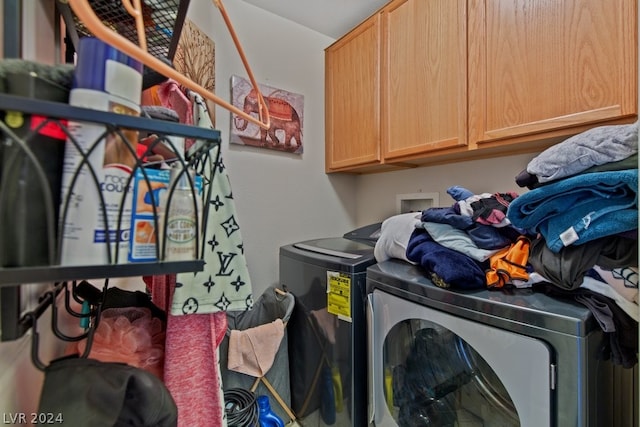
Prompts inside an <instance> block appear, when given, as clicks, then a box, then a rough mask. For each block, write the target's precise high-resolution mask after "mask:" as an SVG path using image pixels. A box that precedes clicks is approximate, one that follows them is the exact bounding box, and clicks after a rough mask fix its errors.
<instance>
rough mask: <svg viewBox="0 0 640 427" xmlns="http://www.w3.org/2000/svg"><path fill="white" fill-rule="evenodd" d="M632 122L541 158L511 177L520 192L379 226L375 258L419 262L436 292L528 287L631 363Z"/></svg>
mask: <svg viewBox="0 0 640 427" xmlns="http://www.w3.org/2000/svg"><path fill="white" fill-rule="evenodd" d="M637 153H638V123H634V124H631V125H615V126H601V127H596V128H593V129H590V130H588V131H586V132H583V133H581V134H578V135H575V136H573V137H571V138H569V139H567V140H565V141H563V142H561V143H559V144H557V145H555V146H553V147H550V148H549V149H547V150H545V151H543V152H542V153H540V154H539V155H538V156H537V157H535V158H534V159H532V160H531V161H530V162H529V164H528V165H527V167H526V169H525V170H523V171H522V172H521V173H520V174H518V176H517V177H516V179H515V181H516V183H517V184H518V185H519V186H520V187H522V188H525V187H526V188H528V190H529V191H525V192H524V193H523V194H521V195H520V194H518V193H516V192H504V193H483V194H474V193H472V192H471V191H469V190H467V189H466V188H463V187H460V186H453V187H450V188H449V189H447V193H448V194H449V195H450V196H451V197H452V198H453V199H454V203H453V204H452V205H451V206H449V207H437V208H430V209H427V210H425V211H423V212H421V213H418V214H416V213H409V214H402V215H397V216H395V217H391V218H388V219H387V220H386V221H384V222H383V224H382V228H381V236H380V239H379V240H378V242H377V244H376V250H375V256H376V260H377V261H378V262H380V261H383V260H385V259H388V258H400V259H404V260H405V261H408V262H410V263H413V264H416V265H419V266H421V267H422V269H423V270H424V271H425V272H426V274H427V275H428V277H429V278H430V279H431V280H432V282H433V283H434V284H435V285H436V286H440V287H444V288H450V289H456V290H472V289H486V288H490V289H503V288H507V287H508V288H513V287H515V288H525V287H526V288H533V289H534V290H536V291H541V292H545V293H547V294H549V295H552V296H554V297H558V298H566V299H572V300H575V301H577V302H579V303H581V304H583V305H585V306H586V307H588V308H589V309H590V310H591V312H592V313H593V315H594V317H595V318H596V320H597V321H598V322H599V323H600V326H601V327H602V329H603V331H604V332H605V333H606V334H608V336H609V337H610V340H609V341H610V342H609V346H608V348H607V349H605V350H604V351H605V352H606V353H607V356H609V357H610V358H611V360H612V361H613V362H614V363H616V364H619V365H622V366H624V367H633V366H634V365H635V364H636V362H637V352H638V340H637V336H638V317H639V315H638V311H639V310H638V241H637V238H638V196H637V192H638V168H637V162H638V159H637Z"/></svg>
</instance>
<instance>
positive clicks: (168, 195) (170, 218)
mask: <svg viewBox="0 0 640 427" xmlns="http://www.w3.org/2000/svg"><path fill="white" fill-rule="evenodd" d="M192 188H193V190H192ZM194 202H195V204H194ZM160 205H161V209H160V215H159V219H160V221H159V222H158V224H159V227H160V230H159V237H160V245H161V248H160V254H161V255H160V257H159V258H162V255H163V254H164V260H165V261H191V260H194V259H196V257H197V254H198V248H197V247H196V234H197V233H198V228H199V226H198V227H196V222H197V223H198V224H200V223H201V222H202V200H201V199H200V196H199V195H198V194H197V189H196V175H195V171H194V170H193V169H191V168H188V169H183V168H182V167H181V165H180V164H178V163H176V164H175V165H174V167H173V168H172V169H171V180H170V182H169V187H168V188H167V191H164V192H163V193H162V195H161V197H160ZM196 218H197V220H196ZM165 235H166V236H165ZM163 246H164V247H163Z"/></svg>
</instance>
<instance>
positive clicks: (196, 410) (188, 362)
mask: <svg viewBox="0 0 640 427" xmlns="http://www.w3.org/2000/svg"><path fill="white" fill-rule="evenodd" d="M144 281H145V283H146V284H147V287H148V289H149V290H150V291H151V295H152V300H153V302H154V304H156V305H157V306H158V307H160V308H162V309H163V310H165V311H166V312H167V332H166V340H165V348H164V357H165V359H164V383H165V385H166V386H167V388H168V389H169V391H170V392H171V396H172V397H173V400H174V401H175V402H176V406H177V407H178V427H200V426H202V427H226V425H227V424H226V418H224V393H223V391H222V381H221V379H220V378H221V377H220V364H219V359H218V346H219V345H220V343H221V342H222V339H223V338H224V336H225V332H226V331H227V315H226V313H225V312H223V311H221V312H217V313H211V314H188V315H184V316H173V315H171V314H170V311H169V307H170V306H171V300H172V298H173V290H174V288H175V284H176V276H175V274H167V275H164V276H145V277H144Z"/></svg>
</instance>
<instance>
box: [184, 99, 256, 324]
mask: <svg viewBox="0 0 640 427" xmlns="http://www.w3.org/2000/svg"><path fill="white" fill-rule="evenodd" d="M189 95H190V96H191V99H192V101H193V105H194V123H195V124H197V125H198V126H200V127H206V128H210V129H212V128H213V126H212V123H211V119H210V118H209V114H208V111H207V106H206V104H205V102H204V100H203V99H202V97H201V96H200V95H198V94H195V93H193V92H191V93H189ZM219 150H220V146H219V145H216V146H215V147H214V148H213V149H212V152H211V157H210V161H211V162H217V163H216V164H215V165H214V164H212V165H211V167H205V168H204V170H205V176H204V179H205V181H210V185H211V188H212V191H211V196H210V198H209V200H208V201H207V202H206V203H208V211H207V208H205V209H204V212H207V218H205V219H204V224H206V230H205V233H204V235H203V239H204V257H203V258H204V262H205V266H204V269H203V271H200V272H196V273H180V274H178V276H177V278H176V286H175V291H174V294H173V300H172V303H171V314H173V315H184V314H195V313H198V314H204V313H215V312H219V311H242V310H248V309H250V308H251V307H252V306H253V292H252V286H251V280H250V278H249V271H248V269H247V262H246V259H245V256H244V248H243V240H242V234H241V232H240V226H239V224H238V220H237V215H236V210H235V204H234V200H233V193H232V191H231V184H230V182H229V176H228V174H227V171H226V168H225V166H224V163H223V161H222V156H221V155H219V154H220V153H219ZM216 159H217V160H216ZM211 174H212V175H213V176H206V175H211Z"/></svg>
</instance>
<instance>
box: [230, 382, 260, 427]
mask: <svg viewBox="0 0 640 427" xmlns="http://www.w3.org/2000/svg"><path fill="white" fill-rule="evenodd" d="M224 410H225V413H226V414H227V425H228V427H251V426H257V425H258V405H257V403H256V395H255V393H253V392H251V391H249V390H246V389H243V388H232V389H229V390H227V391H225V392H224Z"/></svg>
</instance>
